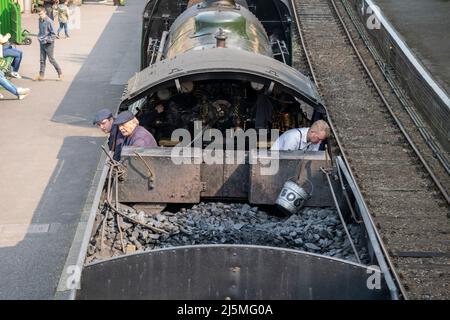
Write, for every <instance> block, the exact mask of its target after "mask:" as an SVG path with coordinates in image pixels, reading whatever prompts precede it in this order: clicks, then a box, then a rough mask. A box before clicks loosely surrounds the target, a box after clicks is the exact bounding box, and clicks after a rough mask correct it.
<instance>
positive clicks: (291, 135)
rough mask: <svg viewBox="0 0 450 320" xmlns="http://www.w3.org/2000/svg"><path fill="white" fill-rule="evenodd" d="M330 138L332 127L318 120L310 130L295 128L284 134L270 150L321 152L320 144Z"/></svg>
mask: <svg viewBox="0 0 450 320" xmlns="http://www.w3.org/2000/svg"><path fill="white" fill-rule="evenodd" d="M329 136H330V127H329V126H328V124H327V123H326V122H325V121H323V120H317V121H316V122H314V123H313V124H312V126H311V127H310V128H295V129H290V130H288V131H286V132H285V133H283V134H282V135H281V136H280V137H279V138H278V139H277V140H276V141H275V143H274V144H273V145H272V147H271V148H270V150H302V151H319V147H320V144H321V143H322V141H324V140H326V139H327V138H328V137H329Z"/></svg>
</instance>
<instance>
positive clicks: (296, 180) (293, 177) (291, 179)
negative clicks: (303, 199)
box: [288, 176, 314, 197]
mask: <svg viewBox="0 0 450 320" xmlns="http://www.w3.org/2000/svg"><path fill="white" fill-rule="evenodd" d="M288 181H292V182H294V183H296V184H298V179H297V177H295V176H292V177H290V178H289V179H288ZM305 181H308V182H309V185H310V186H311V192H309V196H310V197H311V196H312V194H313V191H314V185H313V183H312V182H311V180H309V179H308V178H305Z"/></svg>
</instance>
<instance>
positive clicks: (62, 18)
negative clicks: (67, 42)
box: [57, 0, 70, 38]
mask: <svg viewBox="0 0 450 320" xmlns="http://www.w3.org/2000/svg"><path fill="white" fill-rule="evenodd" d="M68 3H69V1H68V0H64V3H61V4H59V6H58V9H57V13H58V22H59V28H58V32H57V34H58V38H59V33H60V32H61V30H62V29H64V33H65V34H66V38H70V37H69V31H68V27H67V23H68V21H69V7H68V6H67V4H68Z"/></svg>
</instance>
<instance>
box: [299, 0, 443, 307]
mask: <svg viewBox="0 0 450 320" xmlns="http://www.w3.org/2000/svg"><path fill="white" fill-rule="evenodd" d="M292 5H293V8H294V11H295V14H296V21H297V29H298V30H299V31H300V34H299V35H298V36H299V37H300V40H301V43H302V48H301V50H300V51H302V52H298V54H299V57H300V58H298V59H297V61H296V67H297V68H299V69H300V70H301V71H303V69H304V68H305V64H302V62H306V66H307V69H308V71H309V73H310V75H311V76H312V77H313V79H314V81H315V82H316V84H317V85H318V87H319V90H320V92H321V95H322V97H323V99H324V102H325V105H326V108H327V111H328V116H329V120H330V122H331V123H332V127H333V131H334V133H335V135H336V140H337V142H338V145H339V147H340V150H341V152H342V153H343V155H344V157H345V158H346V159H347V161H348V163H349V165H350V167H351V170H352V172H353V174H354V176H355V178H356V181H357V182H358V184H359V187H360V189H361V192H362V194H363V195H364V197H365V201H366V205H367V208H368V209H369V212H370V213H371V215H372V218H373V220H374V222H375V225H376V227H377V229H378V232H379V233H380V235H381V238H382V241H383V246H384V248H385V249H386V251H387V252H388V254H389V257H388V258H389V259H388V260H389V261H390V264H391V267H393V271H394V272H395V275H396V278H397V280H398V281H399V283H400V284H401V286H402V288H401V289H402V293H403V294H404V296H405V298H411V299H448V298H450V285H449V284H450V250H449V248H450V237H449V235H450V222H449V219H448V214H449V202H448V201H449V200H448V193H447V190H448V185H447V183H448V181H449V180H448V176H445V175H442V174H441V171H438V170H442V169H439V168H438V169H436V168H437V167H438V166H436V165H435V164H432V167H431V166H430V165H429V162H430V161H431V160H430V159H431V158H430V157H432V152H431V151H427V148H426V147H423V146H419V147H416V143H414V142H413V140H414V141H417V139H418V138H415V139H412V138H410V135H409V134H408V131H411V130H412V131H414V130H413V128H411V127H410V126H411V124H409V123H406V124H405V126H404V125H403V123H405V122H407V116H403V115H402V112H401V108H397V109H398V110H397V109H396V110H394V109H393V107H392V106H391V103H390V102H392V101H393V100H395V99H394V98H393V96H394V95H393V93H392V92H389V87H388V86H385V85H384V84H383V85H381V86H378V84H377V82H379V81H380V77H379V76H376V77H374V76H373V75H372V73H370V71H369V68H370V66H374V65H375V62H373V61H370V58H371V57H370V56H369V55H368V54H367V52H363V54H364V60H366V61H369V62H368V64H369V67H368V66H367V65H366V64H365V63H364V60H363V58H362V55H361V53H360V50H361V48H362V47H363V46H362V45H361V44H360V43H359V45H353V46H352V44H353V40H352V36H351V34H350V32H349V31H348V28H347V26H346V24H345V20H344V18H343V17H342V16H341V13H344V12H345V11H343V10H342V9H341V10H342V11H339V9H338V7H337V6H338V5H342V4H340V3H338V1H334V0H293V1H292ZM347 19H348V17H347ZM383 91H387V92H388V93H387V97H386V96H385V94H384V93H383ZM394 107H396V105H395V104H394ZM396 114H400V116H398V117H397V116H396ZM400 119H401V120H400ZM408 126H409V129H408ZM428 152H429V153H428ZM433 169H434V170H433ZM436 171H438V174H434V172H436ZM444 174H445V173H444Z"/></svg>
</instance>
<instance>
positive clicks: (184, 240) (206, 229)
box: [86, 202, 369, 263]
mask: <svg viewBox="0 0 450 320" xmlns="http://www.w3.org/2000/svg"><path fill="white" fill-rule="evenodd" d="M100 211H101V212H99V213H98V214H97V217H96V228H95V229H96V230H97V231H96V232H95V234H94V235H93V237H92V238H91V242H90V245H89V247H88V258H87V261H86V262H92V261H95V260H99V259H104V258H109V257H113V256H118V255H123V254H125V253H132V252H135V251H137V250H154V249H159V248H170V247H177V246H183V245H196V244H247V245H249V244H251V245H263V246H273V247H282V248H290V249H296V250H302V251H307V252H312V253H317V254H323V255H326V256H331V257H336V258H342V259H346V260H350V261H354V262H356V261H357V260H356V257H355V256H354V253H353V250H352V247H351V245H350V241H349V240H348V238H347V236H346V233H345V231H344V228H343V225H342V224H341V222H340V220H339V216H338V215H337V213H336V211H335V210H334V209H330V208H305V209H304V210H303V211H301V212H300V213H299V214H297V215H292V216H290V217H279V216H274V215H271V214H268V213H267V212H265V211H263V210H261V209H260V208H258V207H252V206H250V205H248V204H241V203H220V202H211V203H203V202H202V203H200V204H197V205H194V206H192V207H191V208H181V209H180V210H179V211H177V212H168V211H164V212H162V213H160V214H157V215H154V216H148V215H146V214H145V213H144V212H143V211H141V212H137V211H136V210H134V209H133V208H131V207H126V206H123V205H120V207H119V211H120V212H121V215H118V214H117V212H116V214H114V212H115V211H112V210H111V209H110V208H109V207H108V205H105V206H104V207H102V208H101V210H100ZM105 214H107V220H106V221H105V223H103V218H104V216H105ZM124 216H126V217H124ZM130 219H131V220H130ZM118 223H120V226H121V231H122V232H119V229H118ZM102 226H103V227H102ZM102 229H104V230H102ZM348 229H349V231H350V234H351V235H352V239H353V241H354V243H355V245H356V247H357V250H358V254H359V257H360V259H361V262H362V263H368V258H369V257H368V254H367V248H366V247H365V244H364V241H363V229H362V227H361V226H360V225H358V224H353V225H348ZM102 234H103V242H102ZM121 234H122V236H121ZM102 243H103V248H102ZM122 243H123V249H122Z"/></svg>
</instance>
